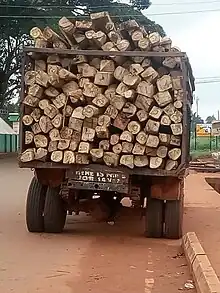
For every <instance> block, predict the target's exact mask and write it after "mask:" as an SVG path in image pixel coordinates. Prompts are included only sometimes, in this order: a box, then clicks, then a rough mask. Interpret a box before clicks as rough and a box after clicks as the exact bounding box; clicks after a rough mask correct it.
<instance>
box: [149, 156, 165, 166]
mask: <svg viewBox="0 0 220 293" xmlns="http://www.w3.org/2000/svg"><path fill="white" fill-rule="evenodd" d="M162 164H163V159H162V158H159V157H150V165H149V166H150V168H151V169H158V168H160V167H161V165H162Z"/></svg>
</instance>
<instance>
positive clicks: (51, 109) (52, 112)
mask: <svg viewBox="0 0 220 293" xmlns="http://www.w3.org/2000/svg"><path fill="white" fill-rule="evenodd" d="M44 114H45V115H46V116H48V117H49V118H50V119H53V118H54V117H55V116H56V115H57V114H59V110H58V109H57V108H56V107H55V106H54V105H49V106H48V107H46V108H45V109H44Z"/></svg>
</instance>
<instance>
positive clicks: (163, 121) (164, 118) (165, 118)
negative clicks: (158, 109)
mask: <svg viewBox="0 0 220 293" xmlns="http://www.w3.org/2000/svg"><path fill="white" fill-rule="evenodd" d="M160 124H161V125H164V126H170V124H171V119H170V117H169V116H167V115H162V117H161V119H160Z"/></svg>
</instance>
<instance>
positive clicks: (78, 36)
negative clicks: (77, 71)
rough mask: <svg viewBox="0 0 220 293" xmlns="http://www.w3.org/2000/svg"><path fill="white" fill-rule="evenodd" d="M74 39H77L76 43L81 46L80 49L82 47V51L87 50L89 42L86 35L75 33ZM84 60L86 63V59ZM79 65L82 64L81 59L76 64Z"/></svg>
mask: <svg viewBox="0 0 220 293" xmlns="http://www.w3.org/2000/svg"><path fill="white" fill-rule="evenodd" d="M73 37H74V39H75V42H76V43H77V44H78V45H79V47H80V48H81V49H85V48H86V47H87V45H88V40H87V38H86V36H85V34H84V33H80V32H79V33H78V32H75V33H74V34H73ZM80 56H82V55H80ZM82 60H83V61H85V60H84V58H83V59H82ZM78 63H81V61H80V59H79V60H78V61H76V62H75V64H78Z"/></svg>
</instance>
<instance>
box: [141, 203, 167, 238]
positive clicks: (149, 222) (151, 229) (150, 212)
mask: <svg viewBox="0 0 220 293" xmlns="http://www.w3.org/2000/svg"><path fill="white" fill-rule="evenodd" d="M163 209H164V202H163V201H162V200H159V199H155V198H148V200H147V207H146V217H145V236H146V237H149V238H161V237H162V236H163Z"/></svg>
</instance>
